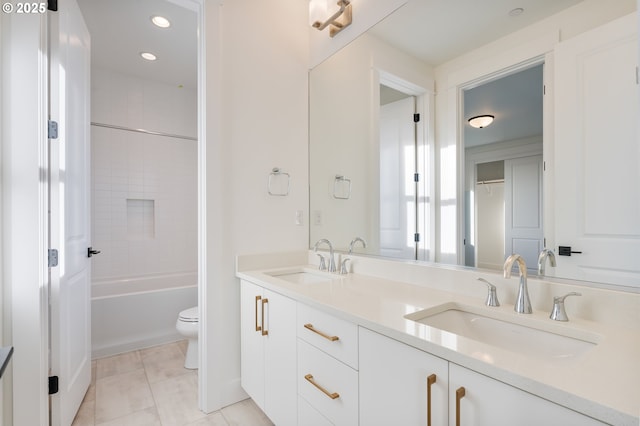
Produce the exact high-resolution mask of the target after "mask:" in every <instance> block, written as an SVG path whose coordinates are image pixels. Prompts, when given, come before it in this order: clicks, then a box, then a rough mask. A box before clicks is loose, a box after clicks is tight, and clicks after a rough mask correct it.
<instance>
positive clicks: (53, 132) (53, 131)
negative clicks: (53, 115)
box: [47, 120, 58, 139]
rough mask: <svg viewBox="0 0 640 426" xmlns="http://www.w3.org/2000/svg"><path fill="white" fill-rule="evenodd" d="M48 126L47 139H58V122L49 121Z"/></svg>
mask: <svg viewBox="0 0 640 426" xmlns="http://www.w3.org/2000/svg"><path fill="white" fill-rule="evenodd" d="M48 125H49V126H48V131H47V137H48V138H49V139H58V122H57V121H53V120H49V122H48Z"/></svg>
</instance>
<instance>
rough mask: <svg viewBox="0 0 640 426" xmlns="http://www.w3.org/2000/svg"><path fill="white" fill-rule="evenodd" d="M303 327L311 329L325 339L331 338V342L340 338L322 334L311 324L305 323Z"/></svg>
mask: <svg viewBox="0 0 640 426" xmlns="http://www.w3.org/2000/svg"><path fill="white" fill-rule="evenodd" d="M304 328H306V329H307V330H311V331H313V332H314V333H316V334H319V335H320V336H322V337H324V338H325V339H327V340H331V341H332V342H335V341H336V340H340V338H339V337H338V336H329V335H328V334H324V333H323V332H322V331H318V330H316V329H315V328H313V324H305V325H304Z"/></svg>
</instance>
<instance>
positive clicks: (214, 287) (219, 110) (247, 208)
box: [199, 0, 309, 411]
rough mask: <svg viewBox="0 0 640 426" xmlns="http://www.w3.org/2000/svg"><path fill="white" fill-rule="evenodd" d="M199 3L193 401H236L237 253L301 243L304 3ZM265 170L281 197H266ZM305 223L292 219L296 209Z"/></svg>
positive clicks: (304, 229) (214, 405) (214, 404)
mask: <svg viewBox="0 0 640 426" xmlns="http://www.w3.org/2000/svg"><path fill="white" fill-rule="evenodd" d="M213 3H215V2H207V3H206V31H207V36H206V39H207V45H206V66H207V76H206V105H205V108H206V134H207V137H206V147H205V149H206V153H205V160H206V170H205V173H206V182H205V185H206V187H205V188H202V190H203V191H204V192H205V193H206V197H207V205H206V213H207V217H206V219H207V221H206V228H205V229H202V231H204V232H206V258H205V264H204V265H203V267H204V268H206V274H207V282H206V283H204V288H203V289H201V293H200V295H201V300H203V299H204V300H206V306H207V310H206V312H204V313H203V314H202V315H203V316H202V317H201V319H202V321H203V324H202V329H201V331H202V332H201V335H200V339H201V342H203V343H204V345H201V346H204V348H203V350H202V351H201V354H204V353H205V352H206V353H207V360H206V364H205V365H204V366H203V368H201V369H200V372H199V373H200V380H204V381H206V383H207V384H208V392H207V394H206V396H203V395H201V407H202V408H203V409H205V410H206V411H212V410H215V409H218V408H220V407H222V406H225V405H228V404H231V403H233V402H235V401H237V400H239V399H242V398H245V397H246V394H245V393H244V392H243V391H242V390H241V388H240V329H239V326H240V324H239V318H240V313H239V309H240V300H239V296H240V286H239V281H238V279H236V278H235V256H236V255H237V254H239V253H252V252H264V251H274V250H290V249H304V248H306V247H307V243H308V225H307V224H308V190H307V188H308V178H307V175H308V166H307V164H308V163H307V137H308V136H307V123H308V119H307V103H308V102H307V101H308V96H307V90H308V87H307V75H308V58H309V56H308V52H309V49H308V26H307V25H308V18H307V16H308V2H304V1H299V0H283V1H278V2H262V1H259V2H256V1H251V0H234V1H229V2H225V3H224V5H222V6H220V7H217V6H216V5H215V4H213ZM273 167H280V168H281V169H282V170H283V171H285V172H287V173H289V174H290V175H291V192H290V194H289V196H287V197H273V196H269V195H268V194H267V178H268V175H269V173H270V171H271V169H272V168H273ZM296 210H301V211H303V213H304V225H303V226H296V225H295V221H294V219H295V211H296Z"/></svg>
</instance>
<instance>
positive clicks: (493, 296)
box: [478, 278, 500, 306]
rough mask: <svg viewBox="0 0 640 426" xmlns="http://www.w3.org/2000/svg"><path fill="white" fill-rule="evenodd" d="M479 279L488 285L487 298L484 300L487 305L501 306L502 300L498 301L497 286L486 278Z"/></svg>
mask: <svg viewBox="0 0 640 426" xmlns="http://www.w3.org/2000/svg"><path fill="white" fill-rule="evenodd" d="M478 281H482V282H483V283H485V284H486V285H487V290H488V291H487V300H486V301H485V302H484V304H485V305H487V306H500V302H499V301H498V292H497V289H496V286H495V285H493V284H491V283H490V282H489V281H487V280H485V279H484V278H478Z"/></svg>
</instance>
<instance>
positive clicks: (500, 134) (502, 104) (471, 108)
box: [464, 65, 543, 148]
mask: <svg viewBox="0 0 640 426" xmlns="http://www.w3.org/2000/svg"><path fill="white" fill-rule="evenodd" d="M542 76H543V65H538V66H535V67H533V68H529V69H526V70H524V71H520V72H518V73H516V74H511V75H508V76H506V77H503V78H501V79H499V80H495V81H492V82H490V83H486V84H483V85H481V86H478V87H474V88H473V89H469V90H465V91H464V118H465V120H468V119H469V118H471V117H475V116H478V115H485V114H490V115H493V116H494V117H495V120H494V122H493V123H492V124H491V125H489V126H487V127H485V128H482V129H476V128H474V127H471V126H470V125H469V124H465V126H464V145H465V147H466V148H471V147H473V146H478V145H485V144H489V143H493V142H502V141H509V140H516V139H522V138H527V137H531V136H538V135H542V90H543V87H542V85H543V78H542Z"/></svg>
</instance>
